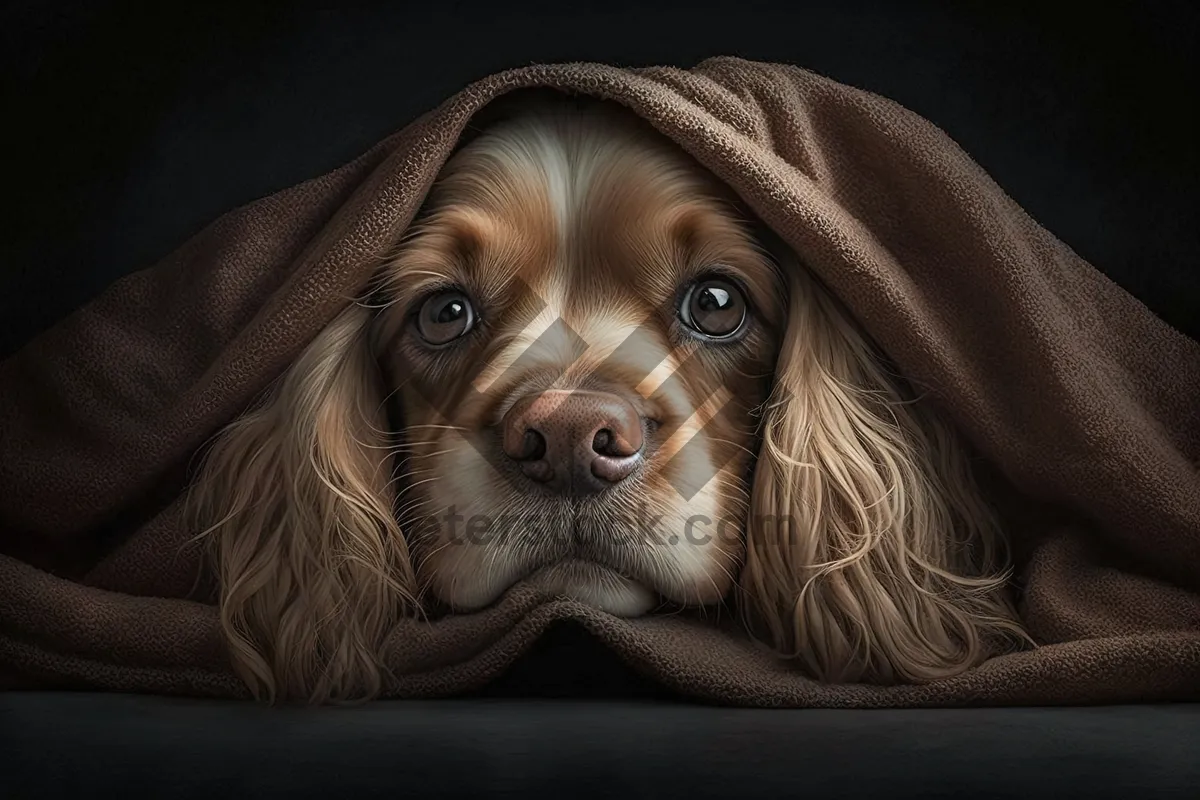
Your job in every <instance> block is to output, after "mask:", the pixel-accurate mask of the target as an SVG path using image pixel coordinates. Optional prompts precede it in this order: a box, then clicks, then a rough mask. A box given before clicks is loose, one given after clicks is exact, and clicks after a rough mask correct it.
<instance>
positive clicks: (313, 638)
mask: <svg viewBox="0 0 1200 800" xmlns="http://www.w3.org/2000/svg"><path fill="white" fill-rule="evenodd" d="M369 325H370V312H369V310H368V309H366V308H364V307H362V306H360V305H352V306H350V307H349V308H348V309H347V310H346V311H345V312H343V313H342V314H341V315H340V316H338V317H337V318H336V319H335V320H334V321H333V322H332V323H331V324H330V325H329V326H328V327H327V328H325V330H323V331H322V332H321V333H320V334H319V335H318V336H317V338H316V339H315V340H314V341H313V342H312V343H311V344H310V345H309V346H308V347H307V349H305V351H304V352H303V354H302V355H301V356H300V358H299V359H298V360H297V361H296V363H295V364H294V365H293V366H292V367H291V369H290V370H289V371H288V372H287V373H286V374H285V375H284V376H283V378H282V379H281V380H280V381H279V382H278V383H277V384H276V385H275V387H274V388H273V389H272V390H271V392H270V393H269V395H268V396H267V398H266V400H265V402H263V403H262V404H261V405H260V406H259V407H258V408H255V409H254V410H252V411H250V412H249V413H247V414H245V415H243V416H242V417H240V418H239V419H238V420H236V421H235V422H234V423H233V424H232V425H230V426H229V427H228V428H227V429H226V430H225V431H224V432H223V433H222V434H220V436H219V437H218V438H217V440H216V442H215V445H214V447H213V448H212V450H211V451H210V452H209V454H208V456H207V458H206V460H205V463H204V465H203V468H202V471H201V473H200V476H199V478H198V480H197V481H196V483H195V484H194V486H193V490H192V493H191V497H190V501H191V508H192V511H193V514H194V519H196V521H197V524H198V525H199V526H200V527H201V529H202V530H203V531H204V533H203V534H202V536H203V537H204V538H205V539H206V541H207V544H208V545H209V548H210V553H211V557H212V562H213V564H214V568H215V570H216V573H217V577H218V579H219V583H220V597H219V609H220V621H221V627H222V630H223V632H224V635H225V638H226V641H227V642H228V644H229V648H230V653H231V657H232V660H233V664H234V667H235V669H236V671H237V673H238V674H239V675H240V676H241V677H242V679H243V680H244V681H245V682H246V684H247V685H248V686H249V687H250V689H251V691H252V692H253V694H254V695H255V696H256V697H257V698H259V699H262V700H266V701H269V702H274V701H276V700H299V701H303V702H309V703H321V702H328V701H354V700H363V699H369V698H371V697H374V696H376V695H378V694H379V693H380V692H381V691H382V690H383V689H384V687H385V682H386V670H385V668H384V666H383V665H382V663H381V662H380V657H379V653H380V651H381V649H382V647H381V646H382V642H383V639H384V637H386V635H387V633H388V632H389V631H390V630H391V629H392V628H393V626H394V625H395V623H396V622H397V620H398V619H399V618H400V616H401V615H403V614H404V613H406V611H407V610H408V609H409V608H411V607H412V606H414V605H415V601H414V599H413V593H412V587H414V586H415V580H414V579H413V570H412V567H411V563H410V559H409V554H408V549H407V546H406V544H405V541H404V537H403V536H402V534H401V531H400V528H399V526H398V525H397V523H396V520H395V514H394V510H393V497H394V495H393V492H392V491H391V484H392V476H391V469H390V465H391V461H392V459H391V457H390V453H389V450H388V444H387V440H386V438H385V437H386V435H385V433H384V431H385V429H386V420H385V414H384V411H383V398H384V392H383V389H382V385H381V378H380V375H379V373H378V370H377V367H376V365H375V362H374V359H373V358H372V355H371V352H370V346H369Z"/></svg>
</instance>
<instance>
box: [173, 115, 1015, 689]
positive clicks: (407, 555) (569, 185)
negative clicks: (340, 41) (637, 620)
mask: <svg viewBox="0 0 1200 800" xmlns="http://www.w3.org/2000/svg"><path fill="white" fill-rule="evenodd" d="M738 208H739V206H738V203H737V200H736V198H734V197H732V196H731V195H730V193H729V191H728V190H727V189H726V187H724V186H723V185H721V184H719V182H717V181H716V179H714V178H713V177H711V176H710V175H709V174H708V173H706V172H705V171H704V170H703V169H701V168H700V167H699V165H697V164H696V163H695V162H693V161H692V160H691V159H690V158H689V157H688V156H686V155H685V154H684V153H683V152H682V151H680V150H679V149H678V148H676V147H675V146H674V145H673V144H671V143H670V142H667V141H666V140H664V139H662V138H661V137H659V136H658V135H657V134H656V133H654V132H653V131H652V130H651V129H650V128H649V127H648V126H647V125H645V124H644V123H642V122H641V121H640V120H637V119H636V118H634V117H632V115H628V114H627V112H623V111H618V110H616V109H614V108H610V107H609V106H607V105H604V104H600V103H578V102H575V103H572V102H567V101H560V102H557V103H552V104H547V105H542V104H539V105H535V106H530V107H525V108H522V109H521V110H520V111H519V112H518V113H515V114H512V115H510V116H509V117H508V118H506V119H502V120H501V121H498V122H496V124H494V125H491V126H489V127H487V128H486V129H485V130H483V131H482V133H481V134H480V135H478V136H476V137H475V138H473V139H472V140H471V141H470V142H468V143H467V144H465V145H464V146H463V147H462V148H461V149H460V150H459V152H457V153H456V155H455V156H454V157H453V158H452V159H451V160H450V162H449V163H448V164H447V165H446V167H445V169H444V171H443V173H442V175H441V176H440V178H439V181H438V182H437V184H436V185H435V187H434V189H433V191H432V193H431V195H430V196H429V198H428V199H427V202H426V205H425V208H424V210H423V212H422V216H421V218H420V219H419V221H418V223H417V224H415V225H414V226H413V227H412V229H411V230H410V231H409V232H408V234H406V236H405V239H404V240H403V242H401V245H400V248H399V250H398V252H397V254H396V256H395V258H393V259H390V260H389V261H388V263H387V264H386V265H384V267H383V268H382V270H381V271H380V275H379V280H378V282H377V284H376V286H375V287H374V288H373V291H372V293H371V295H370V297H367V298H363V300H362V301H361V302H357V303H355V304H353V305H351V306H350V307H348V308H347V309H346V310H345V311H344V312H343V313H342V314H341V315H340V316H338V317H337V318H336V319H335V320H334V321H333V322H332V323H331V324H330V325H329V326H328V327H327V328H326V329H325V330H324V331H322V332H321V334H320V335H319V336H318V337H317V338H316V339H315V341H313V342H312V343H311V344H310V345H309V346H308V348H307V349H306V350H305V351H304V352H303V354H302V355H301V356H300V357H299V359H298V360H297V361H296V362H295V364H294V365H293V366H292V367H291V368H290V369H289V370H288V371H287V373H286V374H285V375H284V376H283V377H282V379H281V380H280V381H278V383H277V384H276V385H275V386H274V387H273V389H272V390H271V392H270V393H269V395H268V396H267V397H266V398H265V399H264V401H263V402H262V403H261V404H260V405H259V406H257V407H256V408H254V409H253V410H251V411H249V412H248V413H246V414H245V415H244V416H242V417H241V418H240V419H238V420H236V421H235V422H234V423H233V424H232V425H231V426H230V427H229V428H228V429H226V430H225V431H224V432H223V433H222V434H221V435H220V436H219V437H218V439H217V441H216V442H215V444H214V446H213V448H212V450H211V451H210V453H209V454H208V456H207V459H206V461H205V464H204V468H203V470H202V472H201V474H200V476H199V478H198V480H197V482H196V484H195V486H194V488H193V495H192V499H193V501H194V503H193V509H194V511H195V513H196V515H197V522H198V524H199V525H200V526H201V528H202V529H203V531H204V535H205V536H206V537H207V539H208V541H209V543H210V544H211V547H212V549H211V552H212V555H213V563H214V567H215V570H216V573H217V577H218V579H219V583H220V598H219V603H220V614H221V622H222V626H223V630H224V632H225V635H226V637H227V639H228V642H229V644H230V647H231V652H232V657H233V662H234V664H235V666H236V668H237V669H238V671H239V674H240V675H241V676H242V677H243V678H244V679H245V681H246V682H247V683H248V685H249V686H250V688H251V689H252V690H253V691H254V692H255V694H256V695H258V696H260V697H263V698H266V699H273V698H294V699H300V700H303V701H307V702H324V701H329V700H343V699H355V698H368V697H373V696H376V695H377V694H379V693H380V692H381V691H383V690H385V689H386V677H385V676H386V671H385V670H384V668H383V666H382V664H381V661H380V652H379V651H380V647H381V642H382V640H383V638H384V637H385V636H386V634H387V632H388V630H389V629H390V628H391V627H392V626H393V624H394V623H395V622H396V620H397V619H398V618H400V617H401V615H405V614H411V613H416V612H417V611H419V610H420V609H422V608H428V607H429V605H430V603H440V604H442V605H444V606H446V607H448V608H449V609H451V610H471V609H477V608H480V607H483V606H485V605H487V604H489V603H491V602H493V601H494V600H495V599H496V598H497V597H498V596H499V595H500V594H502V593H503V592H504V591H505V590H506V589H507V588H508V587H510V586H511V585H512V584H513V583H515V582H517V581H519V580H523V579H530V580H535V581H539V582H541V584H542V585H543V586H544V587H545V588H547V589H548V590H549V591H551V592H554V593H559V594H566V595H569V596H573V597H576V598H578V599H581V600H584V601H586V602H589V603H592V604H594V605H597V606H599V607H601V608H603V609H606V610H608V611H610V612H612V613H616V614H622V615H637V614H642V613H646V612H649V611H652V610H653V609H654V608H655V607H657V606H658V605H659V604H664V605H672V606H679V605H688V606H703V605H713V604H719V603H726V602H730V603H733V604H735V605H737V607H738V608H739V610H740V611H741V612H742V614H743V616H744V618H745V619H746V622H747V624H748V626H749V628H750V630H751V631H753V632H754V633H756V634H758V635H761V636H762V637H763V638H764V639H766V640H767V641H768V642H769V643H770V644H771V645H772V646H773V647H774V648H776V649H777V651H779V652H780V653H781V654H782V655H783V656H785V657H787V658H790V659H793V660H794V661H795V663H796V665H797V666H798V667H799V668H802V669H807V670H808V671H809V672H810V673H811V674H813V675H814V676H816V677H818V678H821V679H825V680H833V681H878V682H896V681H912V682H919V681H927V680H931V679H936V678H938V677H942V676H947V675H952V674H955V673H957V672H960V671H962V670H964V669H966V668H968V667H971V666H973V665H975V664H977V663H978V662H980V661H981V660H983V659H984V658H986V657H988V656H989V655H990V654H991V653H993V652H995V651H996V649H997V648H1000V647H1007V646H1011V645H1013V644H1015V643H1016V642H1019V641H1020V640H1021V639H1022V636H1023V634H1022V633H1021V629H1020V626H1019V624H1018V623H1017V621H1016V616H1015V614H1014V612H1013V609H1012V607H1011V604H1010V601H1009V599H1008V595H1007V591H1006V586H1005V584H1006V573H1007V554H1006V549H1005V547H1004V541H1003V537H1002V536H1001V531H1000V529H999V526H998V524H997V522H996V519H995V518H994V515H993V514H992V512H991V511H990V510H989V508H988V506H987V504H986V503H985V501H984V499H983V496H982V493H981V491H980V490H979V488H978V486H977V484H976V481H975V479H974V477H973V474H972V470H971V467H970V464H969V458H968V455H967V450H966V448H965V446H964V444H963V443H962V442H961V441H960V439H959V437H958V435H957V434H956V432H955V431H954V430H953V429H952V427H951V426H950V425H949V423H948V422H947V421H946V420H944V419H943V418H942V416H941V415H940V414H939V412H938V411H937V409H936V408H935V407H934V406H933V404H932V403H930V402H927V401H926V400H924V399H918V398H914V396H913V393H912V391H911V390H910V388H909V387H908V386H907V385H906V384H905V383H904V382H903V381H902V380H900V379H899V378H898V377H896V376H895V375H894V374H893V373H892V372H891V371H890V370H889V368H888V366H887V362H886V360H885V359H884V358H883V357H882V356H881V354H880V353H879V352H878V350H877V349H876V348H875V347H873V345H872V344H871V343H870V342H869V341H868V340H867V338H866V336H865V335H864V333H863V332H862V331H861V330H860V328H859V327H858V326H857V325H856V324H855V323H854V321H853V320H852V319H851V318H850V316H849V315H848V314H847V312H846V311H845V310H844V309H843V308H842V307H841V305H840V304H839V303H838V302H837V300H836V299H835V298H834V297H833V296H832V295H831V294H830V293H829V292H828V291H827V290H826V289H825V288H824V287H823V286H822V285H821V284H820V283H819V282H818V281H817V280H816V279H815V278H814V277H813V276H812V275H811V274H810V273H809V272H807V271H806V270H805V269H804V268H802V266H801V265H800V264H798V263H796V260H795V258H794V256H792V255H791V254H789V253H788V252H787V251H786V249H785V248H783V247H781V246H778V245H776V244H772V243H771V240H770V238H769V234H760V232H759V230H758V228H757V226H756V225H755V224H754V223H753V222H751V221H749V220H747V219H746V218H745V215H744V214H742V213H740V212H739V211H738ZM711 274H719V275H723V276H725V277H726V278H727V279H729V280H730V281H732V282H733V284H735V285H737V286H739V287H741V289H742V290H743V292H744V295H745V298H746V303H747V306H748V308H749V314H748V320H747V324H746V326H745V329H744V330H743V331H742V332H741V333H740V334H739V335H738V336H736V337H733V338H731V339H729V340H719V341H711V340H705V339H703V338H700V337H697V336H696V335H694V332H692V331H691V330H690V329H689V328H688V327H687V326H686V325H685V324H684V323H683V321H682V320H681V319H680V315H679V314H678V313H676V307H677V305H678V303H679V299H680V297H681V296H683V293H685V292H686V290H687V287H688V286H689V285H690V284H691V283H692V282H693V281H695V280H697V279H699V278H702V277H703V276H706V275H711ZM450 287H453V288H455V289H457V290H461V291H462V292H463V294H464V296H465V297H466V298H469V300H470V303H471V305H472V306H473V307H474V309H475V311H476V314H477V315H478V322H477V324H476V325H475V327H474V328H473V329H472V330H471V331H470V332H469V333H468V334H467V335H465V336H463V337H462V338H461V339H459V340H456V341H454V342H452V343H450V344H449V345H447V346H443V347H439V348H433V347H430V346H429V345H428V344H426V343H425V342H423V341H422V339H421V337H420V336H419V335H418V333H417V330H416V329H415V327H414V321H413V319H414V318H413V314H414V313H419V309H420V308H421V306H422V303H423V302H424V301H425V299H427V298H428V297H430V296H431V295H434V294H436V293H437V292H438V291H441V290H445V289H447V288H450ZM631 342H636V346H630V343H631ZM550 388H559V389H592V388H601V389H604V390H605V391H611V392H615V393H618V394H620V395H622V396H623V397H625V398H628V399H629V400H630V402H632V403H634V404H635V405H636V406H637V407H638V410H639V412H640V413H641V414H642V416H643V417H644V418H645V419H646V420H647V422H646V450H645V458H644V463H643V464H642V466H641V468H640V469H639V471H638V472H637V473H636V474H635V475H633V476H631V477H630V478H629V479H627V480H624V481H622V482H621V483H619V484H618V485H616V486H614V487H613V488H612V489H610V490H608V491H606V492H604V493H603V494H600V495H594V496H589V497H583V498H577V497H560V496H551V495H549V494H546V493H545V492H540V491H537V490H536V487H530V486H529V485H527V482H522V481H521V480H520V476H519V475H517V474H513V473H511V472H510V471H507V470H506V468H505V466H504V465H505V463H506V462H505V459H504V458H503V456H502V454H500V453H499V450H498V448H499V445H498V438H497V433H496V428H497V426H498V425H499V423H500V421H501V419H502V417H503V416H504V413H505V411H506V410H507V409H508V408H510V407H511V406H512V404H513V403H514V402H515V401H516V399H517V398H518V397H520V396H522V395H524V394H527V393H529V392H530V391H537V390H542V389H550ZM685 447H686V450H684V448H685ZM681 451H682V452H681ZM710 477H711V480H709V478H710ZM679 487H685V489H684V490H681V489H680V488H679ZM506 512H507V513H506ZM478 515H488V517H487V520H488V523H487V536H485V537H483V538H480V539H478V540H471V539H470V537H468V540H467V541H465V542H464V541H463V540H462V528H463V525H464V523H465V521H468V520H470V519H471V518H472V517H473V516H478ZM647 518H649V519H654V518H658V520H659V522H658V528H657V530H658V533H659V535H660V536H661V537H663V538H660V539H655V538H654V535H652V534H648V532H647V530H646V529H645V528H644V526H643V525H642V524H641V523H640V522H639V521H640V520H644V519H647ZM451 519H453V520H457V523H456V525H457V527H454V526H452V524H451ZM701 519H702V520H707V521H708V522H707V523H702V524H703V525H705V528H704V530H703V533H704V534H707V535H700V536H696V535H684V534H685V533H689V532H690V533H692V534H694V533H696V525H697V524H701V523H696V520H701ZM689 521H691V522H690V523H689ZM718 526H720V531H719V534H720V535H714V534H717V533H718V531H716V530H715V528H716V527H718ZM685 529H686V530H685ZM672 537H673V538H672Z"/></svg>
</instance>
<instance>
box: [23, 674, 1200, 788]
mask: <svg viewBox="0 0 1200 800" xmlns="http://www.w3.org/2000/svg"><path fill="white" fill-rule="evenodd" d="M0 758H2V759H3V760H4V761H6V762H7V763H6V764H4V765H3V766H2V767H0V797H6V798H22V799H23V800H24V798H41V797H102V796H103V797H164V798H166V797H169V798H193V797H195V798H201V797H204V798H211V797H293V798H294V797H322V796H328V797H343V796H345V797H384V796H387V797H404V798H411V797H460V796H478V795H479V794H480V793H487V794H488V795H491V796H496V795H500V796H510V797H531V796H536V795H539V794H543V793H548V794H549V796H554V797H571V796H584V797H587V796H596V797H662V798H669V797H685V798H700V797H720V798H750V797H788V796H794V797H801V796H803V797H807V798H812V797H871V796H878V797H888V798H904V797H923V798H929V797H968V798H999V797H1012V798H1032V797H1059V798H1065V797H1088V798H1110V797H1111V798H1123V799H1124V800H1139V799H1141V798H1158V797H1179V798H1197V797H1200V706H1184V705H1181V706H1145V707H1110V708H1078V709H1034V708H1030V709H978V710H937V711H917V710H906V711H830V710H808V711H805V710H741V709H726V708H714V707H704V706H692V705H685V704H667V703H628V702H607V703H597V702H592V703H587V702H567V701H550V700H544V701H528V700H525V701H519V700H457V701H444V702H381V703H376V704H373V705H368V706H362V707H356V708H335V709H266V708H261V707H255V706H252V705H249V704H239V703H218V702H205V701H194V700H176V699H163V698H153V697H142V696H132V695H104V694H82V693H80V694H69V693H68V694H56V693H10V694H7V695H4V696H0Z"/></svg>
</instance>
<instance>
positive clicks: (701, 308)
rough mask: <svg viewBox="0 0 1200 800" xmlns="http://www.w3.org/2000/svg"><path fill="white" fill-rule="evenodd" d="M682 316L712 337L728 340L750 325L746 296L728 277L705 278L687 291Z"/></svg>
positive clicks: (693, 326) (698, 329) (693, 327)
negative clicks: (747, 319)
mask: <svg viewBox="0 0 1200 800" xmlns="http://www.w3.org/2000/svg"><path fill="white" fill-rule="evenodd" d="M679 318H680V319H681V320H682V321H683V323H684V324H685V325H687V326H688V327H689V328H691V329H692V330H694V331H696V332H698V333H700V334H702V335H704V336H706V337H708V338H710V339H727V338H729V337H731V336H734V335H735V334H737V333H738V332H739V331H740V330H741V329H742V327H743V326H744V325H745V324H746V298H745V297H744V296H743V295H742V291H741V289H739V288H738V287H737V286H735V285H734V284H733V283H732V282H731V281H728V280H726V279H725V278H720V277H709V278H702V279H700V280H698V281H695V282H693V283H692V284H691V285H690V286H689V287H688V289H687V291H686V292H684V295H683V299H682V301H681V302H680V303H679Z"/></svg>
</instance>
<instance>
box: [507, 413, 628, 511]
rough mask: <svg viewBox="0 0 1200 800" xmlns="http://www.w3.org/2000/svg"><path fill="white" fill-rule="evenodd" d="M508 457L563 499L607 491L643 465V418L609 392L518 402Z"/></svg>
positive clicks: (509, 431)
mask: <svg viewBox="0 0 1200 800" xmlns="http://www.w3.org/2000/svg"><path fill="white" fill-rule="evenodd" d="M502 429H503V437H504V441H503V447H504V453H505V454H506V455H507V456H508V457H509V458H511V459H512V460H513V461H515V462H517V463H518V464H519V465H520V467H521V471H522V472H523V473H525V475H526V476H528V477H529V478H532V479H533V480H535V481H537V482H538V483H541V484H545V485H546V486H547V488H550V489H552V490H554V491H557V492H560V493H563V494H573V495H583V494H594V493H596V492H601V491H604V490H605V489H606V488H608V487H610V486H612V485H613V484H616V483H619V482H621V481H623V480H624V479H625V478H627V477H629V476H630V475H631V474H633V472H634V470H636V469H637V467H638V464H639V463H640V462H641V453H642V443H643V437H642V417H641V415H640V414H639V413H638V412H637V409H635V408H634V407H633V404H632V403H630V402H629V401H628V400H625V399H624V398H621V397H618V396H617V395H615V394H612V393H609V392H593V391H573V390H552V391H545V392H537V393H534V394H529V395H526V396H525V397H522V398H521V399H520V400H518V401H517V402H516V403H515V404H514V405H513V407H512V408H511V409H509V411H508V413H507V414H505V416H504V420H503V423H502Z"/></svg>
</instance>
